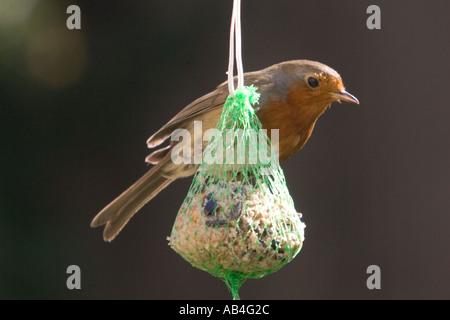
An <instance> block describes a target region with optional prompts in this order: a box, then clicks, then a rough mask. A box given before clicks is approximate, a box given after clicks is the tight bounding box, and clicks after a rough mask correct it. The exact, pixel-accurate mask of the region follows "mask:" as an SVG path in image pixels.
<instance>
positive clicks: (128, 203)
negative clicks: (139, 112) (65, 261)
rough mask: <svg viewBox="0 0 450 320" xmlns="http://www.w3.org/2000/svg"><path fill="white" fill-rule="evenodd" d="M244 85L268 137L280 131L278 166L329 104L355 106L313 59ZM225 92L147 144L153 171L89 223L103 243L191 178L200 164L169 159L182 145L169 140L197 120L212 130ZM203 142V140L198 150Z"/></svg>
mask: <svg viewBox="0 0 450 320" xmlns="http://www.w3.org/2000/svg"><path fill="white" fill-rule="evenodd" d="M235 81H236V78H235ZM244 85H245V86H250V85H254V86H256V87H257V88H258V91H257V92H258V93H259V94H260V98H259V103H258V104H257V105H255V106H254V108H255V111H256V114H257V116H258V118H259V119H260V121H261V124H262V128H263V129H267V132H268V133H269V132H271V129H278V130H279V142H278V144H279V145H278V152H279V161H280V162H282V161H284V160H286V159H288V158H290V157H291V156H293V155H294V154H295V153H296V152H297V151H299V150H300V149H302V148H303V146H304V145H305V143H306V142H307V141H308V139H309V138H310V136H311V134H312V132H313V130H314V127H315V125H316V122H317V120H318V118H319V117H320V116H321V115H322V114H323V113H324V112H325V111H326V110H327V109H328V108H329V107H330V105H331V104H332V103H333V102H339V103H341V102H348V103H353V104H359V101H358V99H357V98H356V97H355V96H353V95H352V94H350V93H349V92H347V91H346V89H345V87H344V84H343V81H342V78H341V76H340V75H339V74H338V73H337V72H336V71H335V70H334V69H332V68H331V67H329V66H327V65H325V64H323V63H320V62H316V61H311V60H291V61H285V62H281V63H278V64H275V65H272V66H270V67H267V68H265V69H262V70H260V71H254V72H247V73H245V74H244ZM229 93H230V92H229V88H228V83H227V82H224V83H222V84H221V85H219V86H218V87H217V88H216V89H215V90H214V91H212V92H210V93H207V94H205V95H203V96H202V97H200V98H198V99H197V100H195V101H193V102H192V103H190V104H189V105H187V106H186V107H185V108H184V109H182V110H181V111H180V112H179V113H178V114H176V115H175V116H174V117H173V118H172V119H171V120H170V121H169V122H167V123H166V124H165V125H164V126H163V127H161V128H160V129H159V130H158V131H157V132H155V133H154V134H153V135H152V136H151V137H150V138H149V139H148V140H147V146H148V148H150V149H153V150H154V151H153V152H152V153H151V154H150V155H149V156H147V157H146V159H145V161H146V162H147V163H149V164H151V165H152V167H151V168H150V169H149V170H148V171H147V172H146V173H145V174H144V175H143V176H142V177H141V178H140V179H138V180H137V181H136V182H135V183H134V184H133V185H131V186H130V187H129V188H128V189H127V190H125V191H124V192H123V193H122V194H120V195H119V196H118V197H117V198H116V199H115V200H114V201H112V202H111V203H110V204H109V205H107V206H106V207H105V208H104V209H103V210H101V211H100V212H99V213H98V214H97V215H96V216H95V217H94V219H93V220H92V222H91V227H93V228H94V227H100V226H103V225H104V226H105V227H104V230H103V239H104V240H105V241H107V242H111V241H112V240H113V239H114V238H115V237H116V236H117V234H118V233H119V232H120V231H121V230H122V228H123V227H124V226H125V225H126V224H127V223H128V221H129V220H130V219H131V217H133V216H134V214H135V213H136V212H137V211H139V210H140V209H141V208H142V207H143V206H144V205H145V204H146V203H148V202H149V201H150V200H151V199H153V198H154V197H155V196H156V195H157V194H158V193H159V192H161V191H162V190H163V189H164V188H166V187H167V186H168V185H170V184H171V183H172V182H174V181H175V180H177V179H179V178H185V177H189V176H192V175H193V174H195V172H196V170H197V168H198V164H195V163H178V162H177V163H178V164H177V163H175V162H174V161H173V159H172V157H171V153H172V152H171V151H172V150H173V148H174V146H176V145H177V144H178V143H183V142H182V141H177V140H176V139H171V135H172V133H173V132H175V131H176V130H177V129H186V130H189V132H193V131H194V130H193V129H194V122H196V121H201V123H202V130H203V131H205V130H207V129H211V128H214V127H215V125H216V124H217V122H218V121H219V119H220V116H221V113H222V107H223V105H224V103H225V101H226V99H227V97H228V95H229ZM197 136H198V135H197ZM269 138H270V136H269ZM196 139H197V140H198V139H201V135H200V137H194V141H195V140H196ZM165 142H166V144H167V142H168V145H165ZM186 143H193V142H191V141H190V142H186ZM206 144H207V142H205V141H201V143H200V145H201V147H202V148H203V149H202V150H204V148H205V147H206Z"/></svg>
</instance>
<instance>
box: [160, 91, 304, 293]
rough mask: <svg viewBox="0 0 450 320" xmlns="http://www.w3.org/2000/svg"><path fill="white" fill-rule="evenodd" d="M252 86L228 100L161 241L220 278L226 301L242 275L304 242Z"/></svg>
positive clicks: (258, 272)
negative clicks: (168, 231) (167, 235)
mask: <svg viewBox="0 0 450 320" xmlns="http://www.w3.org/2000/svg"><path fill="white" fill-rule="evenodd" d="M256 90H257V88H256V87H253V86H251V87H245V88H242V89H238V90H237V91H236V93H235V97H231V96H229V97H228V99H227V101H226V103H225V105H224V107H223V113H222V116H221V118H220V121H219V122H218V124H217V126H216V129H217V130H215V131H214V132H213V134H212V137H211V141H210V143H209V144H208V145H207V147H206V148H205V150H204V153H203V161H202V163H201V165H200V166H199V168H198V170H197V173H196V174H195V176H194V178H193V182H192V184H191V187H190V189H189V192H188V194H187V196H186V198H185V200H184V202H183V204H182V205H181V208H180V210H179V212H178V215H177V218H176V220H175V224H174V226H173V229H172V233H171V236H170V239H169V240H170V243H169V244H170V245H171V247H172V248H173V249H174V250H175V251H176V252H178V253H179V254H180V255H181V256H182V257H183V258H184V259H185V260H187V261H188V262H190V263H191V264H192V265H193V266H195V267H197V268H199V269H202V270H205V271H207V272H209V273H210V274H212V275H214V276H216V277H219V278H221V279H222V280H224V281H225V283H226V284H227V286H228V288H229V290H230V291H231V293H232V295H233V299H239V295H238V290H239V287H240V286H241V285H242V283H243V282H244V281H245V280H246V279H248V278H260V277H263V276H265V275H267V274H270V273H272V272H275V271H277V270H278V269H280V268H281V267H283V266H284V265H285V264H286V263H288V262H290V261H291V260H292V259H293V258H294V257H295V256H296V255H297V253H298V252H299V251H300V249H301V247H302V243H303V240H304V224H303V223H302V222H301V220H300V218H301V214H299V213H297V211H296V210H295V207H294V203H293V201H292V198H291V196H290V194H289V191H288V189H287V187H286V182H285V178H284V174H283V171H282V170H281V168H280V166H279V163H278V158H277V154H276V153H275V152H270V141H269V139H268V137H267V134H266V132H265V130H261V122H260V121H259V119H258V117H257V116H256V113H255V111H254V109H253V107H252V105H254V104H256V103H257V102H258V99H259V94H258V93H256Z"/></svg>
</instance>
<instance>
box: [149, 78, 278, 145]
mask: <svg viewBox="0 0 450 320" xmlns="http://www.w3.org/2000/svg"><path fill="white" fill-rule="evenodd" d="M264 71H265V70H261V71H256V72H250V73H246V74H245V85H251V84H253V85H255V86H256V87H258V92H259V93H260V94H261V99H260V101H266V100H267V99H266V98H267V96H269V95H270V94H272V93H273V91H274V90H273V89H274V85H273V83H272V81H271V78H270V75H269V74H268V73H266V72H264ZM235 80H236V79H235ZM227 97H228V83H227V82H224V83H222V84H221V85H219V86H218V87H217V89H216V90H214V91H212V92H210V93H208V94H206V95H204V96H202V97H200V98H198V99H197V100H195V101H194V102H192V103H191V104H189V105H188V106H186V107H185V108H184V109H183V110H181V111H180V112H179V113H178V114H177V115H176V116H175V117H173V118H172V119H171V120H170V121H169V122H168V123H167V124H166V125H164V126H163V127H162V128H161V129H159V130H158V131H157V132H156V133H155V134H153V135H152V136H151V137H150V138H149V139H148V140H147V146H148V147H149V148H154V147H156V146H159V145H160V144H161V143H163V142H164V141H165V140H166V139H167V138H168V137H169V136H170V135H171V134H172V132H173V131H174V130H175V129H177V128H182V127H183V124H184V123H186V122H187V121H190V120H192V119H193V118H194V117H197V116H199V115H201V114H203V113H206V112H208V111H211V110H213V109H216V108H221V107H222V106H223V104H224V103H225V100H226V99H227Z"/></svg>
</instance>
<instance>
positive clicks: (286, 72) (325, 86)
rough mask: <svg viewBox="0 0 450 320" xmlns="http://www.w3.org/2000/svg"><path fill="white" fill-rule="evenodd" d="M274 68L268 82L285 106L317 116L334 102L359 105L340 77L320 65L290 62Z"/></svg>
mask: <svg viewBox="0 0 450 320" xmlns="http://www.w3.org/2000/svg"><path fill="white" fill-rule="evenodd" d="M274 67H275V68H274V69H273V73H272V75H273V76H272V80H273V82H274V83H275V85H276V87H277V89H278V90H279V92H280V93H282V95H283V96H284V99H285V100H286V101H287V102H289V103H292V104H294V105H298V106H302V107H305V108H308V107H309V108H315V109H317V112H319V113H322V112H323V111H325V109H326V108H327V107H328V106H330V104H331V103H333V102H335V101H338V102H341V101H345V102H350V103H355V104H359V101H358V99H357V98H356V97H355V96H353V95H351V94H350V93H348V92H347V91H346V90H345V87H344V84H343V82H342V78H341V76H340V75H339V74H338V73H337V72H336V71H335V70H333V69H332V68H330V67H328V66H326V65H324V64H322V63H319V62H315V61H309V60H294V61H288V62H283V63H280V64H278V65H276V66H274Z"/></svg>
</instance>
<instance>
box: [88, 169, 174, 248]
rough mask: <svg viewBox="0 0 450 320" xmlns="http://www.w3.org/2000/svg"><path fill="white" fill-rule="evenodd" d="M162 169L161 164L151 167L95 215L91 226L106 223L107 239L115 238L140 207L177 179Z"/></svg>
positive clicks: (105, 233) (105, 237)
mask: <svg viewBox="0 0 450 320" xmlns="http://www.w3.org/2000/svg"><path fill="white" fill-rule="evenodd" d="M160 169H161V165H156V166H154V167H153V168H151V169H150V170H149V171H148V172H147V173H146V174H144V175H143V176H142V177H141V178H140V179H139V180H138V181H136V182H135V183H134V184H133V185H132V186H131V187H129V188H128V189H127V190H126V191H125V192H123V193H122V194H121V195H120V196H118V197H117V198H116V199H115V200H114V201H113V202H111V203H110V204H109V205H108V206H106V207H105V208H104V209H103V210H102V211H100V212H99V213H98V214H97V215H96V216H95V218H94V219H93V220H92V222H91V227H93V228H94V227H99V226H102V225H106V226H105V229H104V231H103V239H104V240H105V241H108V242H110V241H112V240H114V238H115V237H116V236H117V234H118V233H119V232H120V230H122V228H123V227H124V226H125V225H126V224H127V222H128V221H129V220H130V219H131V217H132V216H133V215H134V214H135V213H136V212H137V211H138V210H139V209H140V208H142V207H143V206H144V205H145V204H146V203H147V202H149V201H150V200H151V199H152V198H153V197H155V196H156V195H157V194H158V193H159V192H160V191H161V190H163V189H164V188H166V187H167V186H168V185H169V184H170V183H171V182H173V181H174V180H175V179H173V178H165V177H164V176H162V175H161V173H160Z"/></svg>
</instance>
